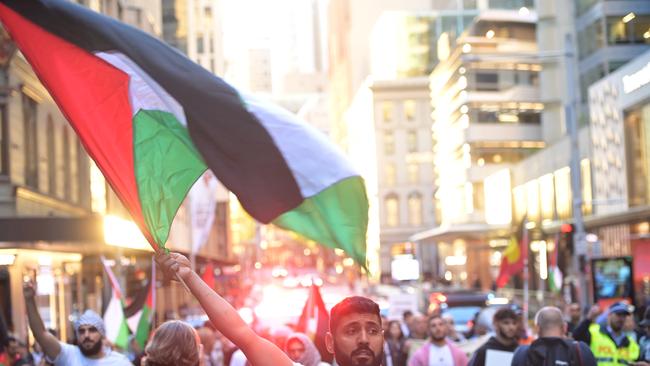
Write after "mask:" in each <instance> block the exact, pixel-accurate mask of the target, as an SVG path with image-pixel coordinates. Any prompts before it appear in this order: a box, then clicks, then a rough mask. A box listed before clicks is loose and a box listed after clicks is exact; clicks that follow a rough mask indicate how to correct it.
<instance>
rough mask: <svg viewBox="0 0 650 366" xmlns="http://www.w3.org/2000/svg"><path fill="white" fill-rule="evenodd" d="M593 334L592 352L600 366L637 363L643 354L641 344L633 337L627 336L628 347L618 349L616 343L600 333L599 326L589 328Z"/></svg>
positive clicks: (593, 325) (619, 365) (594, 325)
mask: <svg viewBox="0 0 650 366" xmlns="http://www.w3.org/2000/svg"><path fill="white" fill-rule="evenodd" d="M589 333H590V334H591V344H590V345H589V346H590V347H591V352H593V354H594V357H596V362H597V363H598V366H621V365H627V364H629V363H631V362H634V361H636V360H637V359H638V358H639V354H640V352H641V350H640V348H639V344H638V343H636V341H635V340H634V339H632V337H630V336H627V339H628V341H629V344H628V346H627V347H621V348H619V347H616V343H614V341H613V340H612V339H611V338H610V337H609V336H608V335H607V334H605V333H603V332H601V331H600V325H599V324H592V325H590V326H589Z"/></svg>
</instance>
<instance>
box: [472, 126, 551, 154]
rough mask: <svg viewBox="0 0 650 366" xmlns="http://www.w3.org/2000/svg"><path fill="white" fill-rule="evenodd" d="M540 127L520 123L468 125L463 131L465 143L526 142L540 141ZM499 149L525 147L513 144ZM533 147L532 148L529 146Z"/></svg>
mask: <svg viewBox="0 0 650 366" xmlns="http://www.w3.org/2000/svg"><path fill="white" fill-rule="evenodd" d="M541 140H542V127H541V126H540V125H538V124H522V123H470V124H469V127H468V128H467V129H466V130H465V141H466V142H468V143H470V144H471V143H476V142H506V143H510V142H513V141H514V142H527V141H541ZM501 147H505V148H507V147H512V148H517V147H525V146H519V145H517V144H513V145H512V146H506V145H504V146H501ZM531 147H533V146H531Z"/></svg>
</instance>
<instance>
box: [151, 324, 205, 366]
mask: <svg viewBox="0 0 650 366" xmlns="http://www.w3.org/2000/svg"><path fill="white" fill-rule="evenodd" d="M202 348H203V346H202V345H201V340H200V339H199V334H198V333H197V332H196V330H194V328H192V326H191V325H189V324H187V323H185V322H182V321H180V320H170V321H167V322H164V323H163V324H162V325H160V326H159V327H158V328H157V329H156V331H155V332H154V334H153V337H152V338H151V340H150V341H149V344H147V346H146V347H145V349H144V352H145V357H144V358H143V365H145V366H204V365H203V362H202V357H201V355H202V352H203V349H202Z"/></svg>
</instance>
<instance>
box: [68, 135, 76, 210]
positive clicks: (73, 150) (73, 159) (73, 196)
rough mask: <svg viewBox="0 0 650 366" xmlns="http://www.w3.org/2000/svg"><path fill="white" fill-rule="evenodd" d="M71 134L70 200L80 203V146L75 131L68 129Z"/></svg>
mask: <svg viewBox="0 0 650 366" xmlns="http://www.w3.org/2000/svg"><path fill="white" fill-rule="evenodd" d="M68 133H69V134H70V137H69V141H70V163H69V165H70V181H69V182H68V184H69V185H70V193H71V194H70V200H71V201H72V202H74V203H78V202H79V145H78V143H77V141H76V138H75V135H74V131H72V129H68Z"/></svg>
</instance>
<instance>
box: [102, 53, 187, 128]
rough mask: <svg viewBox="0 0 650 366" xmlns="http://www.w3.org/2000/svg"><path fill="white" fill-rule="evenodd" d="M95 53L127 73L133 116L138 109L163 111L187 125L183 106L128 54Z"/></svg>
mask: <svg viewBox="0 0 650 366" xmlns="http://www.w3.org/2000/svg"><path fill="white" fill-rule="evenodd" d="M95 55H96V56H97V57H99V58H101V59H103V60H104V61H106V62H108V63H109V64H111V65H112V66H114V67H116V68H118V69H119V70H122V71H123V72H125V73H126V74H128V75H129V77H130V80H129V100H130V101H131V111H132V113H133V115H134V116H135V115H136V114H137V113H138V112H139V111H140V110H144V111H147V110H150V111H164V112H169V113H171V114H173V115H174V116H175V117H176V119H177V120H178V122H180V123H181V124H182V125H183V126H187V120H186V119H185V112H184V111H183V107H182V106H181V105H180V104H179V103H178V102H177V101H176V99H174V98H173V97H172V96H171V95H169V93H167V91H166V90H165V89H163V88H162V87H161V86H160V85H159V84H158V83H157V82H156V81H155V80H153V79H152V78H151V77H150V76H149V75H147V73H146V72H144V71H142V69H141V68H140V67H139V66H138V65H137V64H136V63H135V62H133V61H132V60H131V59H130V58H129V57H128V56H126V55H124V54H122V53H119V52H111V53H108V52H97V53H95Z"/></svg>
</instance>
